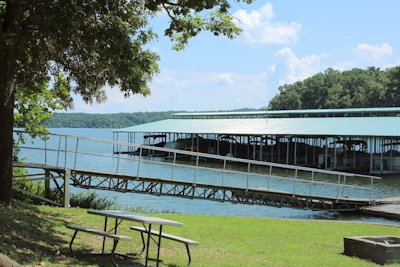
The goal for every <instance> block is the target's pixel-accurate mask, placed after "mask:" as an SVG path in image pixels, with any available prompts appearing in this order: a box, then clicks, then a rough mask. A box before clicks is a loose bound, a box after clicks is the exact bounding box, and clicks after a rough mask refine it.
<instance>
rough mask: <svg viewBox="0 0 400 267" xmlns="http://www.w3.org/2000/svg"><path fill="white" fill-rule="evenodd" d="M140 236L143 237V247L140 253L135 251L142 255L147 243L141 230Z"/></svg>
mask: <svg viewBox="0 0 400 267" xmlns="http://www.w3.org/2000/svg"><path fill="white" fill-rule="evenodd" d="M140 237H141V238H142V249H141V250H140V251H139V252H138V253H134V255H137V256H139V255H142V254H143V252H144V251H145V250H146V243H145V242H144V235H143V233H142V232H140Z"/></svg>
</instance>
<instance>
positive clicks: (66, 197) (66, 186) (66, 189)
mask: <svg viewBox="0 0 400 267" xmlns="http://www.w3.org/2000/svg"><path fill="white" fill-rule="evenodd" d="M70 178H71V170H70V169H65V171H64V208H69V207H70V205H69V180H70Z"/></svg>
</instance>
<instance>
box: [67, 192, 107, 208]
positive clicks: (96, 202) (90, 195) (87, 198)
mask: <svg viewBox="0 0 400 267" xmlns="http://www.w3.org/2000/svg"><path fill="white" fill-rule="evenodd" d="M70 204H71V207H80V208H85V209H97V210H102V209H109V208H111V207H112V206H114V205H115V198H110V197H104V196H100V195H99V194H97V193H96V192H95V191H87V192H80V193H76V194H72V196H71V198H70Z"/></svg>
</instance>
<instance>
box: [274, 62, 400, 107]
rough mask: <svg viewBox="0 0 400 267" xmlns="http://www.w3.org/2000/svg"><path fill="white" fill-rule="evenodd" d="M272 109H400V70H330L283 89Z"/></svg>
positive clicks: (275, 98)
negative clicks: (391, 107) (399, 107)
mask: <svg viewBox="0 0 400 267" xmlns="http://www.w3.org/2000/svg"><path fill="white" fill-rule="evenodd" d="M279 90H280V93H279V94H277V95H276V96H275V97H274V98H273V99H272V100H271V101H270V103H269V108H271V109H277V110H279V109H318V108H357V107H390V106H400V67H394V68H390V69H387V70H383V71H381V70H379V69H378V68H374V67H370V68H368V69H366V70H361V69H352V70H349V71H343V72H340V71H337V70H333V69H327V70H326V71H325V73H318V74H316V75H314V76H312V77H310V78H308V79H306V80H304V81H300V82H296V83H294V84H287V85H284V86H283V87H281V88H280V89H279Z"/></svg>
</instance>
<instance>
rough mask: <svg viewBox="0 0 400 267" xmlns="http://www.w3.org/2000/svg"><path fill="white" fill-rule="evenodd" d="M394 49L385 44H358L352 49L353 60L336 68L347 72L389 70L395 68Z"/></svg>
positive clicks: (341, 63) (339, 64)
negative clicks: (363, 69) (376, 68)
mask: <svg viewBox="0 0 400 267" xmlns="http://www.w3.org/2000/svg"><path fill="white" fill-rule="evenodd" d="M392 56H393V49H392V47H391V46H390V44H388V43H383V44H375V45H371V44H366V43H361V44H358V45H357V46H356V47H355V48H354V49H352V58H351V59H349V60H347V61H344V62H340V63H338V64H337V65H336V66H334V68H336V69H339V70H346V69H352V68H366V67H371V66H373V67H378V68H383V69H385V68H388V67H391V66H393V61H392Z"/></svg>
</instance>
